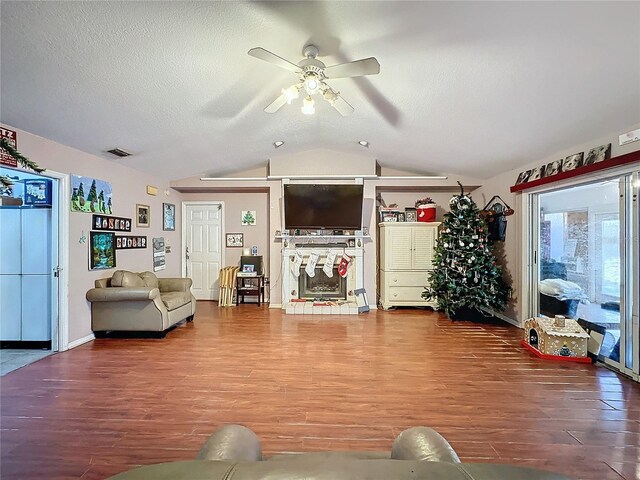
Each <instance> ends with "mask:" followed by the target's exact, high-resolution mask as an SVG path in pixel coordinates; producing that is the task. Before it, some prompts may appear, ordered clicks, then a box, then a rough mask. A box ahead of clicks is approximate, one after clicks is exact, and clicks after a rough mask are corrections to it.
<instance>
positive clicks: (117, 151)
mask: <svg viewBox="0 0 640 480" xmlns="http://www.w3.org/2000/svg"><path fill="white" fill-rule="evenodd" d="M107 152H109V153H110V154H111V155H115V156H116V157H128V156H130V155H131V154H130V153H129V152H127V151H125V150H122V149H121V148H112V149H111V150H107Z"/></svg>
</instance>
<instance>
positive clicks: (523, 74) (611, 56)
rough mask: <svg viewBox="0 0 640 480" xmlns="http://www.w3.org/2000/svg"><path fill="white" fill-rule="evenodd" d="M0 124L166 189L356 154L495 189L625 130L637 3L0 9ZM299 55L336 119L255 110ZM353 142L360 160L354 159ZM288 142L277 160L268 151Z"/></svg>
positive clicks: (635, 94) (635, 82) (13, 5)
mask: <svg viewBox="0 0 640 480" xmlns="http://www.w3.org/2000/svg"><path fill="white" fill-rule="evenodd" d="M1 15H2V24H1V28H2V30H1V39H0V40H1V52H0V53H1V62H2V63H1V81H2V85H1V90H2V92H1V93H2V97H1V101H2V103H1V110H0V113H1V120H2V122H4V123H7V124H10V125H13V126H15V127H18V128H21V129H24V130H27V131H30V132H32V133H35V134H38V135H41V136H43V137H46V138H49V139H52V140H55V141H58V142H60V143H63V144H66V145H69V146H73V147H75V148H78V149H80V150H83V151H86V152H89V153H93V154H96V155H100V156H102V157H104V158H110V156H109V155H108V154H105V153H104V151H105V150H107V149H110V148H113V147H116V146H119V147H122V148H124V149H127V150H130V151H132V152H134V153H135V154H136V155H135V156H132V157H129V158H127V159H123V160H117V161H118V162H119V163H123V164H127V165H131V166H133V167H134V168H137V169H139V170H143V171H148V172H153V173H156V174H158V175H160V176H162V177H165V178H167V179H179V178H184V177H187V176H190V175H196V174H200V173H207V174H222V173H226V172H233V171H241V170H246V169H250V168H254V167H257V166H259V165H264V164H265V163H266V160H267V159H268V158H270V157H272V156H274V155H276V154H278V153H280V152H281V153H287V154H291V153H296V152H303V151H307V150H311V149H317V148H323V149H332V150H339V151H346V152H354V153H360V154H362V153H366V154H368V155H371V156H373V157H375V158H376V159H378V161H379V163H380V164H382V165H384V166H387V167H390V168H395V169H401V170H407V171H415V172H419V173H425V174H428V173H433V174H437V173H451V174H456V173H458V174H466V175H470V176H474V177H477V178H488V177H491V176H493V175H495V174H497V173H499V172H500V171H502V170H504V169H510V168H515V167H518V166H520V165H522V164H525V163H527V162H530V161H533V160H537V159H540V158H543V157H545V156H547V155H550V154H552V153H553V152H556V151H559V150H562V149H565V148H569V147H571V146H573V145H577V144H581V143H584V142H588V141H589V140H591V139H594V138H598V137H601V136H603V135H605V134H610V133H622V131H621V129H623V128H625V127H627V126H629V125H632V124H634V123H637V122H638V119H639V117H640V3H639V2H621V3H615V2H586V3H579V2H533V3H523V2H471V3H465V2H434V3H431V2H406V3H405V2H282V3H276V2H258V3H236V2H108V1H101V2H27V1H17V2H12V1H6V0H3V1H2V2H1ZM309 42H313V43H315V44H316V45H317V46H318V47H319V48H320V56H319V59H320V60H322V61H323V62H324V63H326V64H327V65H333V64H336V63H342V62H345V61H351V60H356V59H360V58H364V57H369V56H375V57H376V58H377V59H378V61H379V62H380V65H381V73H380V74H379V75H375V76H369V77H361V78H357V79H336V80H333V81H330V82H329V83H330V84H331V86H332V87H334V89H336V90H339V91H340V92H341V93H342V95H343V96H344V97H345V98H346V99H347V101H348V102H349V103H351V104H352V105H353V106H354V107H355V113H354V114H353V115H352V116H350V117H341V116H340V115H339V114H338V112H336V111H335V110H334V109H332V108H331V107H330V106H329V105H328V104H327V103H326V102H323V101H321V100H320V99H319V98H318V100H317V101H316V106H317V109H316V115H314V116H311V117H308V116H305V115H302V113H301V112H300V102H301V99H299V100H298V101H297V102H296V103H295V104H292V105H285V107H283V108H282V109H281V110H280V111H279V112H277V113H276V114H267V113H264V112H263V111H262V109H263V108H264V107H265V106H266V105H268V104H269V103H270V102H271V101H272V100H273V99H274V98H275V97H276V96H277V95H279V93H280V89H281V88H282V87H286V86H288V85H290V84H292V83H294V82H295V80H296V77H295V75H294V74H293V73H291V72H288V71H285V70H282V69H279V68H278V67H276V66H273V65H270V64H267V63H265V62H262V61H260V60H257V59H255V58H253V57H250V56H249V55H247V51H248V50H249V49H250V48H252V47H256V46H261V47H264V48H266V49H267V50H270V51H272V52H274V53H276V54H278V55H280V56H282V57H284V58H286V59H288V60H290V61H292V62H294V63H297V62H298V61H300V60H301V59H302V47H303V46H304V45H305V44H307V43H309ZM361 139H366V140H369V141H370V142H371V146H370V148H369V150H364V149H363V148H362V147H360V146H359V145H357V141H358V140H361ZM275 140H284V141H285V142H286V144H285V146H284V147H282V148H281V149H279V150H278V151H275V150H274V149H273V147H272V145H271V144H272V142H274V141H275Z"/></svg>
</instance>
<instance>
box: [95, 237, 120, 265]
mask: <svg viewBox="0 0 640 480" xmlns="http://www.w3.org/2000/svg"><path fill="white" fill-rule="evenodd" d="M115 266H116V234H115V233H112V232H90V234H89V269H90V270H105V269H108V268H114V267H115Z"/></svg>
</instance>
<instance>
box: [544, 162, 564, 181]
mask: <svg viewBox="0 0 640 480" xmlns="http://www.w3.org/2000/svg"><path fill="white" fill-rule="evenodd" d="M560 172H562V159H560V160H555V161H553V162H549V163H547V166H546V167H545V169H544V177H545V178H546V177H553V176H554V175H556V174H558V173H560Z"/></svg>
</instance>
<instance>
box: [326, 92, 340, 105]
mask: <svg viewBox="0 0 640 480" xmlns="http://www.w3.org/2000/svg"><path fill="white" fill-rule="evenodd" d="M322 95H323V96H324V99H325V100H326V101H327V102H329V103H330V104H331V105H333V102H335V101H336V100H337V98H338V94H337V93H336V92H334V91H333V90H331V89H330V88H327V89H326V90H325V91H324V93H323V94H322Z"/></svg>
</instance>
